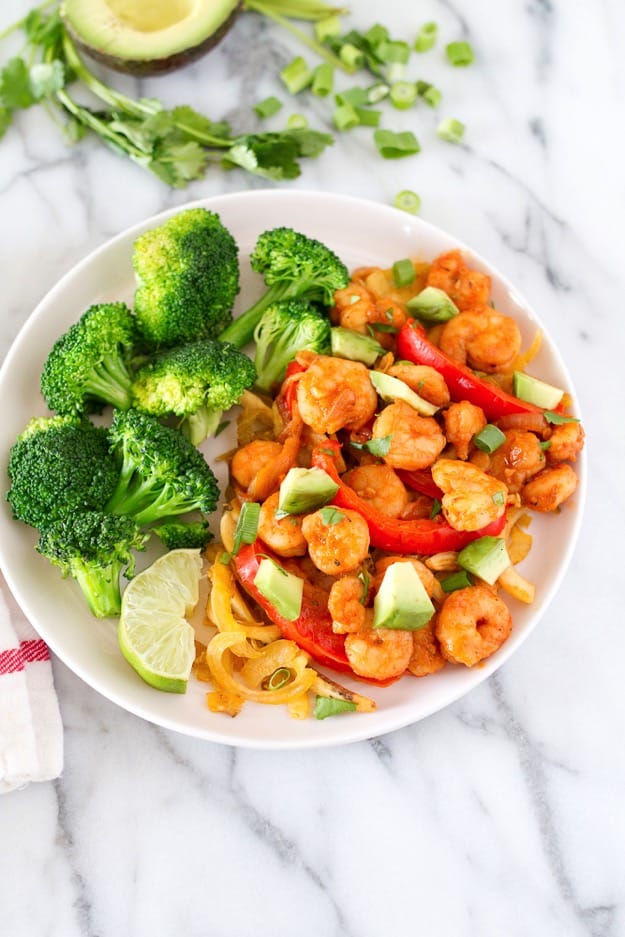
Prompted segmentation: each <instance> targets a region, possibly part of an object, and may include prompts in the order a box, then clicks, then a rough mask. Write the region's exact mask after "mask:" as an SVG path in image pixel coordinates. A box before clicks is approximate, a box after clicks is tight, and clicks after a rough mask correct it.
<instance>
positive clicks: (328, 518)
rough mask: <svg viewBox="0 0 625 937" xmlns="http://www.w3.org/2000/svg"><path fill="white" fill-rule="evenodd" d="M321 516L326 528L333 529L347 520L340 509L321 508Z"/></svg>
mask: <svg viewBox="0 0 625 937" xmlns="http://www.w3.org/2000/svg"><path fill="white" fill-rule="evenodd" d="M319 516H320V517H321V520H322V522H323V523H324V524H325V526H326V527H333V526H334V524H340V523H341V521H343V520H345V515H344V514H343V513H342V512H341V511H339V509H338V508H333V507H328V508H321V510H320V511H319Z"/></svg>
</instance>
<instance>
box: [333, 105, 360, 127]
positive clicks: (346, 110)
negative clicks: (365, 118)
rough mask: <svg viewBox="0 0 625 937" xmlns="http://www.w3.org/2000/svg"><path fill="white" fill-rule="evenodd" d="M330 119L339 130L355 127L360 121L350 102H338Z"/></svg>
mask: <svg viewBox="0 0 625 937" xmlns="http://www.w3.org/2000/svg"><path fill="white" fill-rule="evenodd" d="M332 120H333V121H334V124H335V126H336V129H337V130H341V131H342V130H351V129H352V127H357V126H358V124H359V123H360V121H359V119H358V114H357V113H356V110H355V108H354V107H352V105H351V104H340V105H339V106H338V107H335V109H334V112H333V114H332Z"/></svg>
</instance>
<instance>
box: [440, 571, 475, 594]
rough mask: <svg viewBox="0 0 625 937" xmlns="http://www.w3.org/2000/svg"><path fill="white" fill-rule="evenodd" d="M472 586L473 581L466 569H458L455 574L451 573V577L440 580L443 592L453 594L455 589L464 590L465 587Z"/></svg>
mask: <svg viewBox="0 0 625 937" xmlns="http://www.w3.org/2000/svg"><path fill="white" fill-rule="evenodd" d="M472 585H473V579H472V578H471V574H470V573H468V572H467V571H466V569H460V570H458V572H457V573H452V574H451V576H445V578H444V579H441V588H442V590H443V592H455V591H456V590H457V589H466V588H467V586H472Z"/></svg>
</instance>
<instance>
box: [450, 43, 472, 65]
mask: <svg viewBox="0 0 625 937" xmlns="http://www.w3.org/2000/svg"><path fill="white" fill-rule="evenodd" d="M445 54H446V55H447V60H448V61H449V62H450V64H451V65H455V66H456V67H458V66H464V65H471V64H472V62H473V60H474V58H475V56H474V54H473V49H472V48H471V45H470V43H468V42H462V41H459V42H450V43H449V44H448V45H447V46H445Z"/></svg>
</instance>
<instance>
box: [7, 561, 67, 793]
mask: <svg viewBox="0 0 625 937" xmlns="http://www.w3.org/2000/svg"><path fill="white" fill-rule="evenodd" d="M62 768H63V726H62V723H61V714H60V712H59V704H58V700H57V697H56V691H55V689H54V681H53V677H52V665H51V663H50V655H49V653H48V648H47V646H46V644H45V642H44V641H42V640H41V638H40V637H39V636H38V635H37V633H36V632H35V630H34V629H33V627H32V625H31V624H30V623H29V622H28V621H27V619H26V618H25V617H24V614H23V613H22V611H21V610H20V608H19V607H18V605H17V603H16V602H15V600H14V599H13V596H12V595H11V593H10V592H9V589H8V587H7V585H6V583H5V582H4V580H3V579H2V577H1V576H0V794H3V793H6V792H8V791H13V790H15V789H16V788H20V787H24V786H25V785H26V784H28V783H29V782H30V781H49V780H51V779H52V778H57V777H58V776H59V774H60V773H61V770H62Z"/></svg>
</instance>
